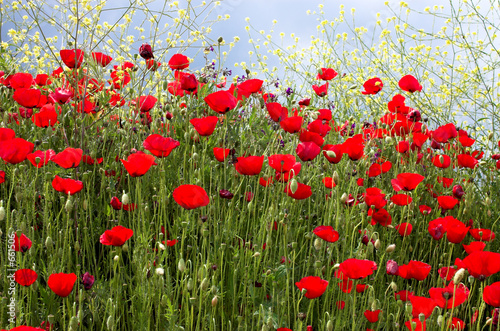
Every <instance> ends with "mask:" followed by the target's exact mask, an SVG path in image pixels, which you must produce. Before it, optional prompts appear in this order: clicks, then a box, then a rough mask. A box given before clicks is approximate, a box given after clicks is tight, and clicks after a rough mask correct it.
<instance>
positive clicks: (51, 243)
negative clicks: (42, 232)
mask: <svg viewBox="0 0 500 331" xmlns="http://www.w3.org/2000/svg"><path fill="white" fill-rule="evenodd" d="M53 244H54V242H53V241H52V238H51V237H47V239H45V247H47V249H51V248H52V245H53Z"/></svg>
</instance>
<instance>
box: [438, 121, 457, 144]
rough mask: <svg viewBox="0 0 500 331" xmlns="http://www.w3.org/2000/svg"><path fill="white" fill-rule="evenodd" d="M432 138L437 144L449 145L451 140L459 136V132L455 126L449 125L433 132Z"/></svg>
mask: <svg viewBox="0 0 500 331" xmlns="http://www.w3.org/2000/svg"><path fill="white" fill-rule="evenodd" d="M431 136H432V139H433V141H435V142H437V143H447V142H448V140H449V139H452V138H455V137H456V136H458V132H457V129H456V128H455V124H453V123H448V124H445V125H442V126H440V127H438V128H437V129H436V130H434V131H432V133H431Z"/></svg>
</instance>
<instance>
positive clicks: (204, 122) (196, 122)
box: [189, 116, 219, 137]
mask: <svg viewBox="0 0 500 331" xmlns="http://www.w3.org/2000/svg"><path fill="white" fill-rule="evenodd" d="M218 121H219V119H218V118H217V116H207V117H202V118H193V119H192V120H190V121H189V123H191V124H192V125H193V126H194V128H195V130H196V132H198V134H199V135H200V136H202V137H206V136H210V135H211V134H212V133H214V130H215V126H216V125H217V122H218Z"/></svg>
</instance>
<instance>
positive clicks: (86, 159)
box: [82, 155, 104, 166]
mask: <svg viewBox="0 0 500 331" xmlns="http://www.w3.org/2000/svg"><path fill="white" fill-rule="evenodd" d="M82 161H83V162H84V163H85V164H88V165H90V166H91V165H94V164H96V163H97V164H101V163H102V161H104V158H102V157H100V158H97V159H93V158H92V157H91V156H90V155H83V156H82Z"/></svg>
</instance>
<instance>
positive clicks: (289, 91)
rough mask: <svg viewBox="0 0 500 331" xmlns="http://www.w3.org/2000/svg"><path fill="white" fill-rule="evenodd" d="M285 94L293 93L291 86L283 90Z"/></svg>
mask: <svg viewBox="0 0 500 331" xmlns="http://www.w3.org/2000/svg"><path fill="white" fill-rule="evenodd" d="M285 93H286V95H290V94H292V93H293V90H292V88H291V87H289V88H287V89H286V91H285Z"/></svg>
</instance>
